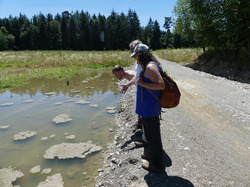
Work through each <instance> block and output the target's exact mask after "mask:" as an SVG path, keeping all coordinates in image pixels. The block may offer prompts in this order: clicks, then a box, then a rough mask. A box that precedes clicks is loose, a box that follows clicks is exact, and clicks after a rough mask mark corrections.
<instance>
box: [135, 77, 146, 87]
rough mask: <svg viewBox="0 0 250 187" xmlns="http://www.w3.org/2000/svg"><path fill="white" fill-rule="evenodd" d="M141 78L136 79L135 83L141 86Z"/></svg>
mask: <svg viewBox="0 0 250 187" xmlns="http://www.w3.org/2000/svg"><path fill="white" fill-rule="evenodd" d="M143 83H144V82H143V79H142V78H141V77H139V78H138V79H137V81H136V84H138V85H140V86H143Z"/></svg>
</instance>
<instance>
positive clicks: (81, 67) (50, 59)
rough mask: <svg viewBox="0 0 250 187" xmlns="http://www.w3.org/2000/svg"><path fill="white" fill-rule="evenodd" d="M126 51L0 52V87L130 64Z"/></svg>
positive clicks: (131, 62) (66, 76)
mask: <svg viewBox="0 0 250 187" xmlns="http://www.w3.org/2000/svg"><path fill="white" fill-rule="evenodd" d="M129 54H130V53H129V51H18V52H15V51H7V52H0V71H1V74H0V88H9V87H13V86H15V85H17V84H21V83H24V82H25V81H27V80H28V79H30V78H34V77H35V78H39V77H46V78H58V79H63V78H68V77H71V76H74V75H77V74H84V75H88V76H95V75H94V74H93V73H91V71H90V70H89V69H100V68H113V67H114V66H115V65H117V64H120V65H121V66H124V67H126V66H130V65H132V64H133V63H134V60H133V59H131V58H130V57H129Z"/></svg>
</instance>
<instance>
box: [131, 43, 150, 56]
mask: <svg viewBox="0 0 250 187" xmlns="http://www.w3.org/2000/svg"><path fill="white" fill-rule="evenodd" d="M145 51H148V46H147V45H145V44H138V45H137V46H135V49H134V52H133V53H132V54H131V55H130V57H134V56H135V54H136V53H138V52H145Z"/></svg>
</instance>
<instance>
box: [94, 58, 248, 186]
mask: <svg viewBox="0 0 250 187" xmlns="http://www.w3.org/2000/svg"><path fill="white" fill-rule="evenodd" d="M161 63H162V66H163V69H164V70H167V72H168V73H169V75H170V76H172V77H173V78H174V80H176V82H177V84H178V86H179V88H180V90H181V93H182V96H181V102H180V105H179V106H178V107H176V108H174V109H163V113H162V120H161V135H162V143H163V148H164V164H165V166H166V168H165V171H166V172H165V173H162V174H156V173H149V172H147V171H145V170H144V169H142V168H141V158H140V154H141V153H142V152H143V148H136V147H135V145H134V143H133V141H134V140H137V139H139V138H140V131H136V132H134V126H133V125H134V123H135V122H136V115H135V113H134V111H135V92H136V88H135V86H133V87H132V88H130V89H129V91H128V92H127V93H126V94H125V95H124V97H123V98H122V100H121V106H122V107H123V108H124V111H123V112H121V113H119V114H118V115H117V116H116V124H117V129H116V130H117V135H116V136H115V138H114V142H113V143H111V144H110V145H109V149H108V150H107V151H106V153H105V154H104V165H103V168H102V169H100V170H99V175H98V177H97V178H96V186H107V187H110V186H115V187H117V186H128V187H130V186H131V187H132V186H134V187H140V186H151V187H159V186H164V187H165V186H167V187H172V186H184V187H185V186H197V187H200V186H237V187H247V186H250V172H249V171H250V160H249V158H250V157H249V155H250V154H249V152H250V136H249V135H250V133H249V131H250V105H249V103H250V85H249V84H242V83H239V82H235V81H230V80H227V79H224V78H220V77H216V76H213V75H210V74H206V73H203V72H199V71H194V70H192V69H190V68H186V67H183V66H180V65H178V64H176V63H172V62H168V61H163V60H161Z"/></svg>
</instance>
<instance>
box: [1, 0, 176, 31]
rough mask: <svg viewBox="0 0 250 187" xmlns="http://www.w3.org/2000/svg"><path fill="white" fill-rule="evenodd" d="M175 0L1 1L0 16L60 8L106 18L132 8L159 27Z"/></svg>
mask: <svg viewBox="0 0 250 187" xmlns="http://www.w3.org/2000/svg"><path fill="white" fill-rule="evenodd" d="M176 1H177V0H157V1H152V0H144V1H143V0H123V1H121V0H0V18H8V17H9V15H10V14H11V15H12V16H13V17H14V16H18V15H19V13H22V14H25V15H26V16H27V17H28V18H31V17H32V16H34V15H37V14H39V13H40V12H41V13H43V14H45V15H46V14H48V13H51V14H52V15H53V16H55V15H56V14H57V13H59V14H61V13H62V12H63V11H69V12H71V11H73V12H74V11H76V10H79V11H80V10H83V11H88V12H89V14H90V15H93V14H96V15H98V14H99V13H100V14H101V15H105V16H106V17H107V16H109V15H110V13H111V12H112V10H114V11H115V12H116V13H118V14H120V13H121V12H123V13H125V14H127V13H128V10H129V9H131V10H133V11H135V12H136V13H137V15H138V17H139V20H140V22H141V26H146V25H147V23H148V20H149V18H150V17H151V18H152V20H153V21H155V20H157V21H158V23H159V24H160V26H161V28H162V26H163V24H164V21H165V19H164V17H173V13H172V11H173V8H174V5H175V3H176Z"/></svg>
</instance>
